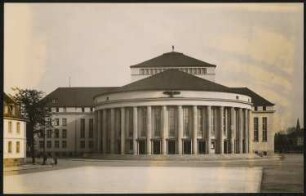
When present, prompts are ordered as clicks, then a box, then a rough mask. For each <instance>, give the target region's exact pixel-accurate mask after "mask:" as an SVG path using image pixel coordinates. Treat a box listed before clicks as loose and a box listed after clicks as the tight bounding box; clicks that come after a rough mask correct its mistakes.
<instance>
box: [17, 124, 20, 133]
mask: <svg viewBox="0 0 306 196" xmlns="http://www.w3.org/2000/svg"><path fill="white" fill-rule="evenodd" d="M17 134H20V122H17Z"/></svg>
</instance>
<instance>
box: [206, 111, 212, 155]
mask: <svg viewBox="0 0 306 196" xmlns="http://www.w3.org/2000/svg"><path fill="white" fill-rule="evenodd" d="M211 123H212V121H211V106H207V139H206V140H207V141H206V149H207V150H206V152H207V154H210V153H211V150H210V145H211V127H212V125H211Z"/></svg>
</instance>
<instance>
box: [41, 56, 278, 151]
mask: <svg viewBox="0 0 306 196" xmlns="http://www.w3.org/2000/svg"><path fill="white" fill-rule="evenodd" d="M215 68H216V65H212V64H209V63H206V62H203V61H200V60H198V59H195V58H192V57H189V56H187V55H184V54H183V53H179V52H169V53H165V54H162V55H160V56H158V57H156V58H153V59H150V60H148V61H145V62H143V63H140V64H137V65H133V66H131V72H132V73H131V76H132V81H133V82H132V83H130V84H127V85H125V86H122V87H114V88H103V87H101V88H58V89H56V90H55V91H53V92H52V93H50V94H49V95H48V96H47V98H49V99H50V100H53V102H52V101H51V102H50V105H49V106H50V107H51V108H52V109H53V116H54V117H55V118H59V116H61V118H66V120H65V121H66V124H67V123H72V122H73V123H75V126H71V128H69V130H67V131H68V133H69V134H70V138H71V139H69V138H66V139H67V140H71V142H70V146H71V150H67V149H69V147H68V146H66V150H65V151H66V152H68V151H69V152H70V151H73V152H76V153H78V152H92V153H100V154H133V155H139V154H147V155H154V154H163V155H171V154H195V155H197V154H242V153H255V152H258V153H259V152H262V153H265V154H270V153H273V151H274V149H273V148H274V130H273V126H272V124H273V113H274V108H273V106H274V104H272V103H271V102H269V101H268V100H266V99H264V98H263V97H261V96H259V95H258V94H256V93H255V92H253V91H251V90H250V89H248V88H231V87H227V86H224V85H221V84H218V83H215V82H214V78H215V74H216V73H215ZM88 89H91V93H88V94H87V95H86V93H82V91H83V92H85V91H88ZM73 90H74V91H75V93H79V94H80V95H81V94H82V96H85V97H86V96H87V97H86V98H80V100H79V101H77V103H75V104H70V103H69V100H71V102H73V100H75V99H78V98H76V97H73V96H72V95H71V91H73ZM93 91H94V92H93ZM59 92H60V93H59ZM69 93H70V95H69ZM75 95H76V94H75ZM69 97H70V98H69ZM82 99H86V100H87V104H82V101H81V100H82ZM64 102H65V104H64ZM82 107H88V108H91V109H89V110H88V111H85V110H84V109H83V110H82V111H83V112H81V110H79V112H76V111H77V108H82ZM64 108H65V109H64ZM69 108H70V109H69ZM73 108H74V109H73ZM56 111H57V112H56ZM68 111H69V112H68ZM67 116H70V117H69V118H70V119H72V117H71V116H73V120H70V122H67V121H68V117H67ZM77 116H78V117H77ZM88 118H89V119H92V120H91V121H92V125H90V120H86V119H88ZM87 121H88V126H86V125H85V124H86V122H87ZM82 123H83V125H82ZM82 132H83V134H82V135H83V139H82V137H81V134H80V133H82ZM90 132H91V138H90V137H89V134H90ZM86 133H88V134H86ZM85 135H88V137H85ZM53 140H54V139H53V138H52V137H50V142H52V141H53ZM90 142H91V144H90ZM86 144H87V145H86ZM80 146H84V148H80ZM90 146H91V147H90ZM87 147H88V148H87ZM85 149H87V150H85ZM57 151H58V152H62V151H63V149H60V148H58V149H57Z"/></svg>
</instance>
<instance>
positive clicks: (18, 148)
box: [16, 142, 20, 153]
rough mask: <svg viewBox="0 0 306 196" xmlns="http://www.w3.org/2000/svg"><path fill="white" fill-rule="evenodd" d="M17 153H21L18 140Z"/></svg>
mask: <svg viewBox="0 0 306 196" xmlns="http://www.w3.org/2000/svg"><path fill="white" fill-rule="evenodd" d="M16 153H20V142H16Z"/></svg>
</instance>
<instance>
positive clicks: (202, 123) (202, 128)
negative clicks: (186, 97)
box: [197, 108, 205, 136]
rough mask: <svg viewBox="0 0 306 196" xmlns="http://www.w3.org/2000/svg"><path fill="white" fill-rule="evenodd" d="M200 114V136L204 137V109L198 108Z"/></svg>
mask: <svg viewBox="0 0 306 196" xmlns="http://www.w3.org/2000/svg"><path fill="white" fill-rule="evenodd" d="M197 113H198V136H203V134H204V117H205V116H204V109H203V108H197Z"/></svg>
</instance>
